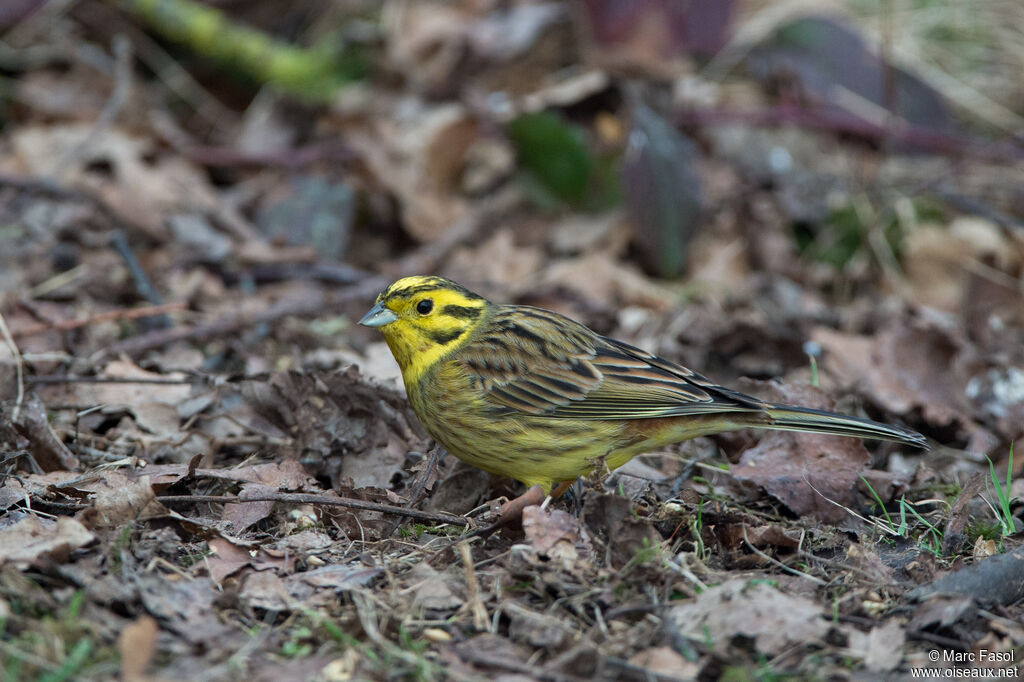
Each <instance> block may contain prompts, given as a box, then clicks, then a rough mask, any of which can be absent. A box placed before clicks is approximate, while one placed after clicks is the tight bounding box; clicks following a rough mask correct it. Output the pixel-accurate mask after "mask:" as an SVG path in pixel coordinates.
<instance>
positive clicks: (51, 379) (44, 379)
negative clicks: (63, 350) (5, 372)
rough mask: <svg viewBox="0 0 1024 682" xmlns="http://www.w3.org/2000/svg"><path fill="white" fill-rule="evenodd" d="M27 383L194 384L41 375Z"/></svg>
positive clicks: (175, 380) (31, 378) (154, 379)
mask: <svg viewBox="0 0 1024 682" xmlns="http://www.w3.org/2000/svg"><path fill="white" fill-rule="evenodd" d="M26 381H28V383H30V384H168V385H171V386H181V385H184V384H191V383H192V382H191V381H190V380H188V379H172V378H169V377H89V376H79V375H77V374H39V375H37V376H30V377H28V378H27V379H26ZM52 407H53V406H52V405H51V408H52Z"/></svg>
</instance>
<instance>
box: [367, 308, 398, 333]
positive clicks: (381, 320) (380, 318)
mask: <svg viewBox="0 0 1024 682" xmlns="http://www.w3.org/2000/svg"><path fill="white" fill-rule="evenodd" d="M397 319H398V315H395V314H394V313H393V312H391V311H390V310H388V309H387V308H385V307H384V305H383V304H382V303H375V304H374V305H373V307H372V308H370V309H369V310H368V311H367V313H366V314H365V315H363V317H362V319H360V320H359V324H361V325H363V326H364V327H383V326H384V325H387V324H391V323H392V322H394V321H395V320H397Z"/></svg>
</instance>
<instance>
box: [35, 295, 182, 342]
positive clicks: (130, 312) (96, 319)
mask: <svg viewBox="0 0 1024 682" xmlns="http://www.w3.org/2000/svg"><path fill="white" fill-rule="evenodd" d="M185 307H186V304H185V303H184V302H177V303H164V304H162V305H150V306H144V307H142V308H118V309H117V310H106V311H104V312H102V313H96V314H95V315H90V316H89V317H84V318H80V319H77V320H61V321H60V322H48V323H43V324H37V325H35V326H32V327H28V328H26V329H22V330H20V331H18V336H19V337H22V338H24V337H26V336H35V335H36V334H43V333H45V332H49V331H60V332H66V331H71V330H72V329H78V328H80V327H88V326H90V325H93V324H98V323H100V322H110V321H112V320H134V319H136V318H139V317H151V316H153V315H162V314H164V313H170V312H176V311H179V310H185Z"/></svg>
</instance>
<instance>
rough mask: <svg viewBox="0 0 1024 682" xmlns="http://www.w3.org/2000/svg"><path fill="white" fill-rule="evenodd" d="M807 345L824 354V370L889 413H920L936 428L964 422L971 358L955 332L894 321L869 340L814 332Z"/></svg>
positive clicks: (821, 330) (967, 410) (819, 330)
mask: <svg viewBox="0 0 1024 682" xmlns="http://www.w3.org/2000/svg"><path fill="white" fill-rule="evenodd" d="M811 339H812V340H813V341H815V342H816V343H818V344H820V345H821V347H822V348H823V349H824V350H825V352H826V353H827V355H826V356H825V362H826V363H827V368H828V370H829V371H831V372H834V373H835V374H836V375H837V378H838V379H839V381H840V382H842V383H844V384H846V385H851V386H860V387H861V389H862V390H863V391H864V392H865V393H866V394H868V395H870V396H871V398H872V400H874V401H875V402H877V403H879V404H881V405H882V406H883V407H884V408H885V409H886V410H888V411H889V412H892V413H894V414H906V413H907V412H910V411H911V410H913V409H915V408H920V409H921V411H922V412H923V414H924V417H925V419H927V420H928V421H929V422H932V423H934V424H936V425H941V426H945V425H949V424H964V423H966V422H967V420H968V417H967V415H968V414H969V413H970V408H969V406H968V405H967V402H966V400H965V391H966V388H967V376H968V371H967V366H968V365H969V363H970V362H971V358H970V353H969V347H968V345H967V344H966V342H965V341H964V339H962V338H961V337H960V336H959V335H958V334H957V333H956V332H955V331H954V330H952V329H949V328H946V327H942V326H939V325H938V324H935V323H930V322H926V321H918V322H915V323H912V324H907V323H905V322H902V321H897V322H893V323H891V324H889V325H888V326H887V327H885V328H884V329H882V330H881V331H879V332H878V333H877V334H876V335H874V336H861V335H856V334H845V333H842V332H837V331H834V330H831V329H828V328H825V327H817V328H815V329H814V330H812V332H811ZM936 367H942V368H943V371H941V372H937V371H935V368H936Z"/></svg>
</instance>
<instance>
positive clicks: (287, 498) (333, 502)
mask: <svg viewBox="0 0 1024 682" xmlns="http://www.w3.org/2000/svg"><path fill="white" fill-rule="evenodd" d="M156 499H157V500H158V501H159V502H224V503H227V504H241V503H244V502H290V503H293V504H322V505H327V506H334V507H349V508H351V509H363V510H366V511H375V512H381V513H383V514H398V515H399V516H408V517H410V518H413V519H421V520H423V521H433V522H435V523H450V524H452V525H453V526H468V525H469V521H468V520H467V519H464V518H462V517H461V516H455V515H453V514H442V513H432V512H425V511H420V510H418V509H406V508H405V507H395V506H393V505H390V504H380V503H379V502H367V501H366V500H353V499H351V498H349V497H329V496H327V495H309V494H305V493H276V494H269V495H256V496H253V497H245V498H239V497H233V496H231V495H164V496H159V497H157V498H156Z"/></svg>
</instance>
